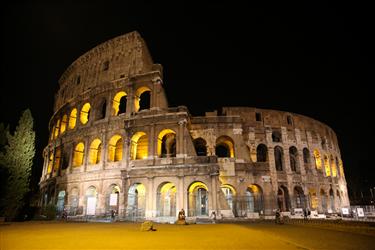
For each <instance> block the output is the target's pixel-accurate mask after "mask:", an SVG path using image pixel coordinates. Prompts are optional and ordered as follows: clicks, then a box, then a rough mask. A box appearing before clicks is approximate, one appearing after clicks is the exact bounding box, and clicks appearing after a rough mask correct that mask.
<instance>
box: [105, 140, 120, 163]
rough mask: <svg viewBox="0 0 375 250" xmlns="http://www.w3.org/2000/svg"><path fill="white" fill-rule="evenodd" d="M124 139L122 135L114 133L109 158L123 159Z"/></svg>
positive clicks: (109, 148)
mask: <svg viewBox="0 0 375 250" xmlns="http://www.w3.org/2000/svg"><path fill="white" fill-rule="evenodd" d="M122 149H123V141H122V137H121V136H120V135H114V136H112V138H111V139H110V140H109V145H108V160H109V161H121V160H122Z"/></svg>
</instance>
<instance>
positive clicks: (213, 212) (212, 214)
mask: <svg viewBox="0 0 375 250" xmlns="http://www.w3.org/2000/svg"><path fill="white" fill-rule="evenodd" d="M211 217H212V223H214V224H215V223H216V212H215V211H212V213H211Z"/></svg>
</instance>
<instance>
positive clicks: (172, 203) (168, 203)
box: [156, 182, 177, 217]
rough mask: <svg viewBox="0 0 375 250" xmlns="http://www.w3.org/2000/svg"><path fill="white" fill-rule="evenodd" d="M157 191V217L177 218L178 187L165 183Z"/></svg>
mask: <svg viewBox="0 0 375 250" xmlns="http://www.w3.org/2000/svg"><path fill="white" fill-rule="evenodd" d="M157 190H158V191H157V201H156V204H157V205H156V206H157V216H173V217H174V216H176V191H177V190H176V186H175V185H174V184H173V183H172V182H164V183H161V184H160V185H159V187H158V189H157Z"/></svg>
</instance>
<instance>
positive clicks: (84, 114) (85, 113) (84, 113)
mask: <svg viewBox="0 0 375 250" xmlns="http://www.w3.org/2000/svg"><path fill="white" fill-rule="evenodd" d="M90 110H91V105H90V103H88V102H87V103H85V104H84V105H83V107H82V109H81V114H80V120H81V123H82V124H83V125H85V124H86V123H87V122H88V121H89V119H90Z"/></svg>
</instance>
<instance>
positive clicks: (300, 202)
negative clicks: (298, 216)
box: [293, 186, 306, 208]
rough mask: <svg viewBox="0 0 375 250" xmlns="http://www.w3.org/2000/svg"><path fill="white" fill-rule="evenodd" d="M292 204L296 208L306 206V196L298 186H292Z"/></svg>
mask: <svg viewBox="0 0 375 250" xmlns="http://www.w3.org/2000/svg"><path fill="white" fill-rule="evenodd" d="M293 196H294V203H295V204H294V205H295V207H296V208H306V198H305V195H304V193H303V190H302V188H301V187H300V186H296V187H295V188H294V194H293Z"/></svg>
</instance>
